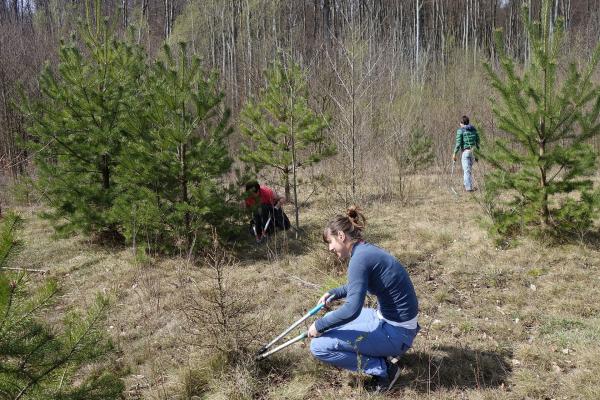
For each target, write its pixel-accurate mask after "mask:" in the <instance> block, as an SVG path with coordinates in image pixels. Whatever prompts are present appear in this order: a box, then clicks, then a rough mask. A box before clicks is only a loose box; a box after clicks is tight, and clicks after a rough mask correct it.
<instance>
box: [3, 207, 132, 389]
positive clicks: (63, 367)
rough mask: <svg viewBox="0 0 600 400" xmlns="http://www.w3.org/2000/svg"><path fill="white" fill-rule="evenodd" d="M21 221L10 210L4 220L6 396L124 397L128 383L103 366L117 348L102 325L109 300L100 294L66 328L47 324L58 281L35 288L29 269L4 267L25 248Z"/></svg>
mask: <svg viewBox="0 0 600 400" xmlns="http://www.w3.org/2000/svg"><path fill="white" fill-rule="evenodd" d="M19 225H20V220H19V218H18V217H17V216H15V215H10V214H9V215H7V216H6V217H5V218H4V219H3V221H2V224H1V225H0V398H3V399H57V400H60V399H65V400H66V399H82V400H83V399H98V400H100V399H119V398H121V394H122V391H123V388H124V386H123V382H122V381H121V380H120V379H119V378H117V377H116V376H115V375H114V374H112V373H110V372H109V371H108V370H106V369H103V368H101V367H100V366H101V363H100V362H101V361H102V360H103V359H104V357H105V356H106V354H107V353H108V352H109V351H110V349H111V345H110V343H109V342H108V341H107V340H106V338H105V334H104V329H103V324H102V322H103V320H104V317H105V316H106V311H107V306H108V303H107V301H106V299H104V298H102V297H98V298H97V299H96V302H95V303H94V305H93V306H92V307H90V308H89V309H88V310H87V311H86V312H85V313H81V312H71V313H69V314H68V315H67V316H66V318H65V319H64V324H63V329H61V330H60V331H59V330H57V329H56V328H51V327H49V326H47V325H46V324H45V323H43V322H42V321H41V315H42V314H43V311H44V310H45V309H47V308H48V307H49V306H50V305H51V303H52V300H53V298H54V297H55V295H56V293H57V291H58V287H57V285H56V283H55V282H54V281H47V282H46V283H45V284H43V285H42V286H40V287H39V288H37V289H35V290H32V289H30V288H28V286H29V285H28V284H27V276H26V274H25V273H12V272H10V271H6V270H5V269H4V268H5V267H6V266H7V264H8V263H9V261H10V258H11V257H12V256H14V254H16V252H17V251H18V250H19V249H20V246H19V242H18V241H17V239H16V237H15V235H16V231H17V229H18V227H19Z"/></svg>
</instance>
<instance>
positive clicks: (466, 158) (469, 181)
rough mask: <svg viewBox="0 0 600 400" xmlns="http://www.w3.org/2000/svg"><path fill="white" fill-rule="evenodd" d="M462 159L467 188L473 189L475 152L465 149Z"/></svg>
mask: <svg viewBox="0 0 600 400" xmlns="http://www.w3.org/2000/svg"><path fill="white" fill-rule="evenodd" d="M460 161H461V163H462V169H463V181H464V184H465V189H466V190H473V174H472V170H473V152H472V151H471V150H465V151H463V152H462V156H461V158H460Z"/></svg>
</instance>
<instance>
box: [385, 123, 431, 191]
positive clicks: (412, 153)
mask: <svg viewBox="0 0 600 400" xmlns="http://www.w3.org/2000/svg"><path fill="white" fill-rule="evenodd" d="M391 150H392V156H393V158H394V161H395V163H396V167H397V168H398V177H399V180H400V182H399V192H400V196H402V197H403V198H404V197H405V196H406V195H407V193H406V177H408V176H409V175H413V174H415V173H417V172H418V171H422V170H424V169H426V168H427V167H429V166H430V165H431V163H432V162H433V141H432V140H431V138H430V137H428V136H426V135H425V132H424V130H423V127H422V126H418V127H415V128H414V129H413V130H412V131H411V132H410V134H408V135H406V137H398V138H397V139H396V141H395V143H394V145H393V146H392V148H391Z"/></svg>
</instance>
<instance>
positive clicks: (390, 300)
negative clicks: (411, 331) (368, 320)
mask: <svg viewBox="0 0 600 400" xmlns="http://www.w3.org/2000/svg"><path fill="white" fill-rule="evenodd" d="M328 292H329V293H330V294H332V295H334V296H335V299H340V298H344V297H345V298H346V302H345V303H344V305H343V306H342V307H340V308H338V309H337V310H335V311H332V312H330V313H328V314H326V315H325V316H324V317H323V318H321V319H318V320H317V321H316V322H315V327H316V328H317V331H319V332H324V331H326V330H327V329H331V328H335V327H336V326H340V325H344V324H346V323H348V322H350V321H352V320H353V319H355V318H356V317H358V315H359V314H360V312H361V310H362V307H363V304H364V302H365V297H366V295H367V292H369V293H370V294H373V295H375V296H377V303H378V306H379V311H380V312H381V315H382V316H383V317H384V318H385V319H387V320H390V321H395V322H405V321H409V320H411V319H413V318H415V317H416V316H417V313H418V301H417V295H416V293H415V289H414V287H413V284H412V282H411V280H410V277H409V276H408V272H406V269H404V267H403V266H402V264H400V263H399V262H398V260H396V259H395V258H394V257H393V256H392V255H391V254H389V253H388V252H386V251H384V250H382V249H380V248H379V247H377V246H374V245H372V244H370V243H365V242H359V243H357V244H355V245H354V247H353V248H352V254H351V256H350V264H349V265H348V283H347V284H346V285H344V286H340V287H338V288H335V289H333V290H329V291H328Z"/></svg>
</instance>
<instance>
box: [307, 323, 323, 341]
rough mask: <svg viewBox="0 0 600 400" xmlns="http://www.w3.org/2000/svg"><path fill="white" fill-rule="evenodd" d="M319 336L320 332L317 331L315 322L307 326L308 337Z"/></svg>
mask: <svg viewBox="0 0 600 400" xmlns="http://www.w3.org/2000/svg"><path fill="white" fill-rule="evenodd" d="M319 336H321V334H320V333H319V332H318V331H317V327H316V326H315V323H314V322H313V324H312V325H311V326H310V328H308V337H310V338H316V337H319Z"/></svg>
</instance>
